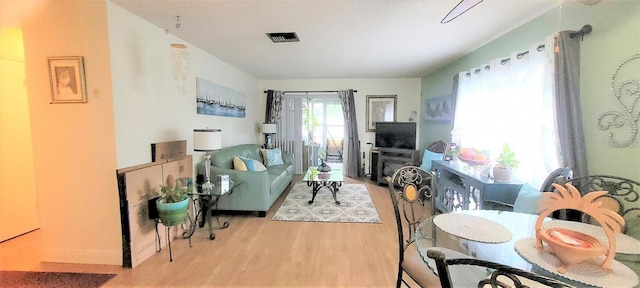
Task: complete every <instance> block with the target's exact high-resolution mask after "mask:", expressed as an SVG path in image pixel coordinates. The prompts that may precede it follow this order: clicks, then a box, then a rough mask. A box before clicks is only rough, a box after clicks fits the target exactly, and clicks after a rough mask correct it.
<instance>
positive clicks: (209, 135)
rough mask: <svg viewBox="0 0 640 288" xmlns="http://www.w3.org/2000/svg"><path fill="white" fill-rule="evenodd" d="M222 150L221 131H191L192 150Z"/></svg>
mask: <svg viewBox="0 0 640 288" xmlns="http://www.w3.org/2000/svg"><path fill="white" fill-rule="evenodd" d="M220 148H222V130H221V129H193V150H194V151H203V152H207V151H214V150H218V149H220Z"/></svg>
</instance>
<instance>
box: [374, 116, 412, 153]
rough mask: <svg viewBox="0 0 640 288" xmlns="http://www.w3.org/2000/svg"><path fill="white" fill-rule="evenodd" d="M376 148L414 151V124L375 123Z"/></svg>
mask: <svg viewBox="0 0 640 288" xmlns="http://www.w3.org/2000/svg"><path fill="white" fill-rule="evenodd" d="M375 125H376V143H375V146H376V147H378V148H399V149H412V150H415V149H416V123H415V122H376V123H375Z"/></svg>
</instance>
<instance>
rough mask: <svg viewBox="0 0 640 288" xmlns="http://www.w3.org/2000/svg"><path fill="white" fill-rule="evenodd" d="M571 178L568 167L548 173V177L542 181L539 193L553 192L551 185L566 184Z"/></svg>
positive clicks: (570, 171) (571, 173)
mask: <svg viewBox="0 0 640 288" xmlns="http://www.w3.org/2000/svg"><path fill="white" fill-rule="evenodd" d="M571 178H573V170H571V168H569V167H564V168H558V169H556V170H553V171H552V172H551V173H549V176H547V178H545V179H544V182H542V185H540V191H541V192H549V191H553V189H554V188H553V183H566V182H567V181H569V180H571Z"/></svg>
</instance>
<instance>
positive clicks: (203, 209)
mask: <svg viewBox="0 0 640 288" xmlns="http://www.w3.org/2000/svg"><path fill="white" fill-rule="evenodd" d="M238 185H240V182H238V181H233V180H231V179H229V190H228V191H222V190H221V189H220V187H219V186H214V187H213V189H212V190H210V191H204V190H203V189H202V187H201V185H198V186H200V188H199V189H198V191H202V192H198V193H191V194H189V196H190V197H191V200H192V202H193V209H194V210H193V214H194V221H193V223H194V225H192V226H191V229H190V230H189V231H188V232H189V233H188V234H185V235H183V238H187V237H191V235H193V233H194V232H195V229H196V225H198V227H203V226H204V222H205V221H206V222H207V227H208V229H209V240H214V239H216V233H215V232H214V231H213V226H212V224H211V212H212V211H213V210H217V206H218V199H220V197H222V196H225V195H229V194H231V193H233V189H234V188H235V187H238ZM214 208H216V209H214ZM198 219H200V221H198ZM216 220H217V221H218V225H219V228H218V229H226V228H228V227H229V222H226V221H225V222H223V223H222V225H220V218H219V217H216Z"/></svg>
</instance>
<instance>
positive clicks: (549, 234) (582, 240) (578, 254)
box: [539, 227, 607, 273]
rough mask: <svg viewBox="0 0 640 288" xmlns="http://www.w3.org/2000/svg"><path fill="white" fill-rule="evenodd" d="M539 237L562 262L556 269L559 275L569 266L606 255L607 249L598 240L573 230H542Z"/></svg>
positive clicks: (557, 228) (558, 228) (556, 228)
mask: <svg viewBox="0 0 640 288" xmlns="http://www.w3.org/2000/svg"><path fill="white" fill-rule="evenodd" d="M539 235H540V239H541V240H542V242H544V243H547V245H548V246H549V248H550V249H551V252H552V253H553V254H554V255H556V257H558V259H559V260H560V262H562V264H563V265H561V266H560V267H558V272H560V273H564V272H565V271H566V268H567V267H568V266H570V265H573V264H577V263H580V262H582V261H584V260H587V259H589V258H592V257H596V256H601V255H602V256H604V255H606V254H607V248H605V247H604V246H602V245H601V243H600V241H598V239H596V238H595V237H592V236H590V235H587V234H584V233H581V232H578V231H575V230H571V229H566V228H560V227H555V228H548V229H542V230H540V234H539Z"/></svg>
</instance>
